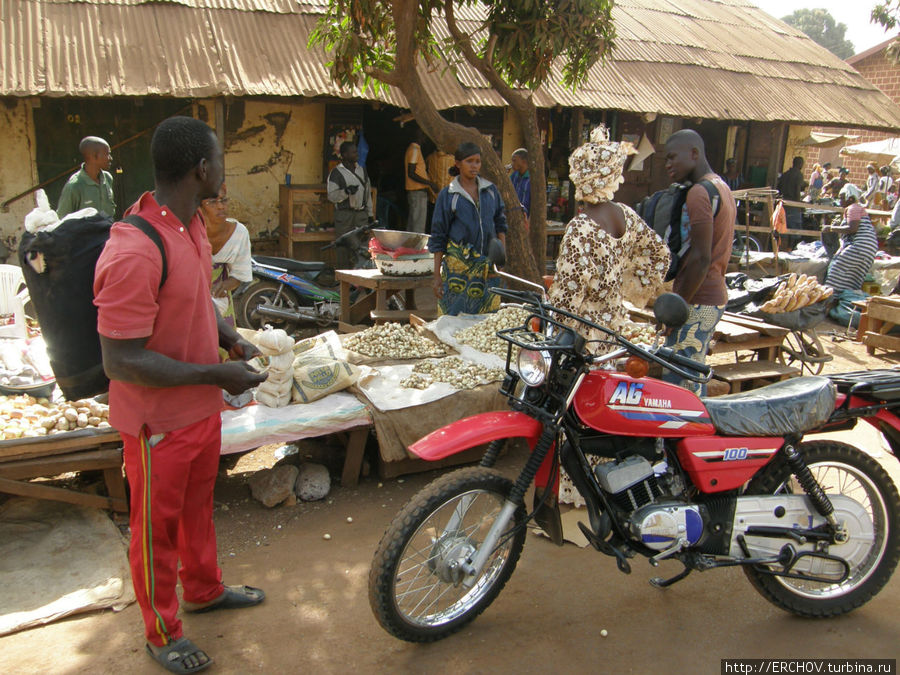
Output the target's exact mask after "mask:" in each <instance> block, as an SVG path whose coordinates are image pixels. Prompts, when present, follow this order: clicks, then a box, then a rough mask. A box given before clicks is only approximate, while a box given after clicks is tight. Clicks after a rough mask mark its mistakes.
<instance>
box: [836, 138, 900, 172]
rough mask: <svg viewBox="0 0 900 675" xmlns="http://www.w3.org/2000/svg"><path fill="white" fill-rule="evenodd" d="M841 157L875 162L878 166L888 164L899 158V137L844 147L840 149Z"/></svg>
mask: <svg viewBox="0 0 900 675" xmlns="http://www.w3.org/2000/svg"><path fill="white" fill-rule="evenodd" d="M841 155H844V156H848V157H857V158H859V159H863V160H866V161H870V162H876V163H878V165H879V166H880V165H882V164H890V163H892V162H893V161H894V159H895V158H897V157H898V156H900V137H893V138H885V139H884V140H881V141H869V142H868V143H857V144H856V145H845V146H844V147H843V148H841Z"/></svg>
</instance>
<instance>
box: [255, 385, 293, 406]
mask: <svg viewBox="0 0 900 675" xmlns="http://www.w3.org/2000/svg"><path fill="white" fill-rule="evenodd" d="M264 384H265V382H263V383H262V384H261V385H259V387H258V388H257V389H256V402H257V403H259V404H260V405H264V406H268V407H269V408H283V407H284V406H286V405H287V404H288V403H290V402H291V390H290V389H288V390H287V391H286V392H280V391H277V390H276V392H275V393H271V390H267V389H263V385H264Z"/></svg>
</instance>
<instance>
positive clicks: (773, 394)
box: [703, 377, 837, 436]
mask: <svg viewBox="0 0 900 675" xmlns="http://www.w3.org/2000/svg"><path fill="white" fill-rule="evenodd" d="M836 398H837V393H836V390H835V386H834V384H833V383H832V382H831V380H829V379H828V378H827V377H797V378H794V379H791V380H785V381H783V382H776V383H775V384H770V385H768V386H766V387H761V388H760V389H754V390H752V391H744V392H740V393H738V394H727V395H725V396H716V397H714V398H704V399H703V404H704V405H705V406H706V409H707V411H708V412H709V417H710V419H711V420H712V423H713V426H714V427H715V428H716V431H718V432H719V433H720V434H722V435H724V436H786V435H788V434H801V433H805V432H807V431H811V430H812V429H816V428H818V427H819V426H821V425H822V424H824V423H825V422H826V421H827V420H828V418H829V417H831V413H832V412H834V404H835V400H836Z"/></svg>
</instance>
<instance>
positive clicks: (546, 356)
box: [516, 349, 553, 387]
mask: <svg viewBox="0 0 900 675" xmlns="http://www.w3.org/2000/svg"><path fill="white" fill-rule="evenodd" d="M552 360H553V359H552V357H551V356H550V353H549V352H544V351H537V350H533V349H522V350H519V358H518V359H517V360H516V370H518V371H519V377H521V378H522V381H523V382H524V383H525V384H527V385H528V386H529V387H537V386H538V385H540V384H541V383H542V382H543V381H544V380H545V379H546V378H547V373H548V372H550V363H551V361H552Z"/></svg>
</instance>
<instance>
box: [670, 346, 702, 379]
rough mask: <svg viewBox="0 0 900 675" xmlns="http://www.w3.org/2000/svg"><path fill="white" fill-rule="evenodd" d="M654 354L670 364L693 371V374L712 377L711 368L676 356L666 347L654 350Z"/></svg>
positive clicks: (685, 357) (678, 355)
mask: <svg viewBox="0 0 900 675" xmlns="http://www.w3.org/2000/svg"><path fill="white" fill-rule="evenodd" d="M656 353H657V354H659V355H660V356H662V357H663V358H664V359H666V360H667V361H671V362H672V363H677V364H678V365H679V366H681V367H682V368H687V369H688V370H693V371H695V372H698V373H700V374H701V375H703V376H708V375H712V368H710V367H709V366H708V365H706V364H705V363H698V362H697V361H694V360H693V359H690V358H688V357H687V356H682V355H681V354H676V353H675V352H674V351H672V350H671V349H669V348H668V347H660V348H659V349H657V350H656Z"/></svg>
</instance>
